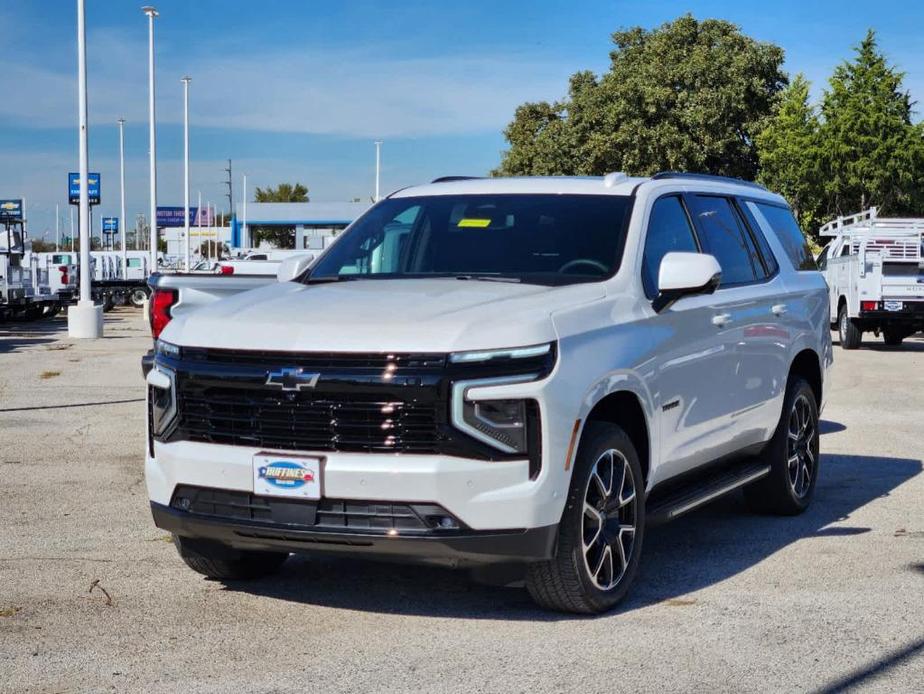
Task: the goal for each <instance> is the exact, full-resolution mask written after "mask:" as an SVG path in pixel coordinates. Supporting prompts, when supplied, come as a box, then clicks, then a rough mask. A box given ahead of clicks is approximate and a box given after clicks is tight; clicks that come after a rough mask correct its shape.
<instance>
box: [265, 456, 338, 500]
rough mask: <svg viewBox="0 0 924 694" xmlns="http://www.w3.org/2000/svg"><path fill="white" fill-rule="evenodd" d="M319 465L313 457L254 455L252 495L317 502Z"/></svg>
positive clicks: (319, 461)
mask: <svg viewBox="0 0 924 694" xmlns="http://www.w3.org/2000/svg"><path fill="white" fill-rule="evenodd" d="M322 462H323V459H322V458H318V457H313V456H300V455H284V454H274V453H265V452H261V453H257V454H256V455H255V456H254V457H253V493H254V494H256V495H257V496H286V497H294V498H296V499H320V498H321V469H322V465H321V463H322Z"/></svg>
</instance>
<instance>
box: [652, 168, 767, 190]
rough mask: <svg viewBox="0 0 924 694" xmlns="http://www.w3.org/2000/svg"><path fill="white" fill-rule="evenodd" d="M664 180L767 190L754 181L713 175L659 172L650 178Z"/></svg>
mask: <svg viewBox="0 0 924 694" xmlns="http://www.w3.org/2000/svg"><path fill="white" fill-rule="evenodd" d="M665 178H690V179H693V180H697V181H716V182H718V183H734V184H736V185H739V186H750V187H751V188H759V189H760V190H767V188H766V187H765V186H762V185H761V184H760V183H755V182H754V181H745V180H744V179H743V178H734V177H732V176H717V175H715V174H704V173H690V172H687V171H659V172H658V173H656V174H655V175H654V176H652V177H651V179H652V180H653V181H659V180H662V179H665ZM768 192H769V191H768Z"/></svg>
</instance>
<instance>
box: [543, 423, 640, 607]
mask: <svg viewBox="0 0 924 694" xmlns="http://www.w3.org/2000/svg"><path fill="white" fill-rule="evenodd" d="M622 471H624V474H625V475H627V476H626V477H623V476H622V474H620V473H621V472H622ZM620 481H622V484H620ZM607 482H609V484H608V485H607ZM630 485H631V491H629V486H630ZM607 486H608V487H609V495H607V494H606V487H607ZM585 504H587V505H588V506H590V507H591V509H590V510H591V511H593V513H591V512H587V511H585V508H586V507H585ZM601 509H605V513H606V514H607V516H608V518H607V520H606V521H605V522H603V521H601ZM596 528H600V529H603V530H602V532H600V531H599V530H598V531H596V532H595V529H596ZM604 533H605V534H604ZM644 534H645V485H644V480H643V477H642V469H641V465H640V464H639V459H638V454H637V453H636V451H635V447H634V446H633V445H632V441H631V440H630V439H629V437H628V436H627V435H626V433H625V432H624V431H623V430H622V429H621V428H620V427H618V426H616V425H613V424H605V423H602V422H588V423H587V425H586V426H585V427H584V433H583V434H582V436H581V443H580V446H579V447H578V453H577V457H576V458H575V464H574V473H573V474H572V476H571V484H570V486H569V489H568V499H567V502H566V504H565V510H564V512H563V513H562V519H561V523H560V525H559V528H558V540H557V547H556V550H557V551H556V553H555V557H554V558H553V559H551V560H549V561H544V562H537V563H534V564H530V565H529V567H528V568H527V573H526V588H527V590H528V591H529V594H530V595H531V596H532V598H533V600H535V601H536V603H538V604H539V605H540V606H542V607H545V608H548V609H551V610H556V611H559V612H574V613H579V614H594V613H598V612H604V611H606V610H608V609H610V608H612V607H613V606H615V605H616V604H617V603H619V602H620V601H621V600H622V599H623V598H624V597H625V596H626V593H627V592H628V591H629V587H630V586H631V585H632V582H633V581H634V580H635V576H636V574H637V573H638V567H639V561H640V557H641V552H642V541H643V539H644ZM623 559H624V560H623Z"/></svg>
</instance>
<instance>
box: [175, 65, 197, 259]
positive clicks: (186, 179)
mask: <svg viewBox="0 0 924 694" xmlns="http://www.w3.org/2000/svg"><path fill="white" fill-rule="evenodd" d="M191 81H192V78H191V77H189V76H188V75H187V76H186V77H184V78H183V79H181V80H180V82H182V83H183V209H184V210H185V212H184V213H183V220H184V223H183V231H184V232H185V234H186V264H185V265H184V267H185V268H186V272H189V83H190V82H191ZM199 207H202V201H201V200H200V201H199Z"/></svg>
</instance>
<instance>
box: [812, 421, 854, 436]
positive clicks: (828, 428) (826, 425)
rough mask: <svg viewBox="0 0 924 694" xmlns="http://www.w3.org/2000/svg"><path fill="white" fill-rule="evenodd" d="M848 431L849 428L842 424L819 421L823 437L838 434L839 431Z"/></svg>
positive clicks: (820, 432)
mask: <svg viewBox="0 0 924 694" xmlns="http://www.w3.org/2000/svg"><path fill="white" fill-rule="evenodd" d="M846 429H847V427H846V426H844V425H843V424H841V423H840V422H832V421H831V420H830V419H821V420H819V421H818V433H819V434H821V435H822V436H824V435H825V434H836V433H838V432H839V431H846Z"/></svg>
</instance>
